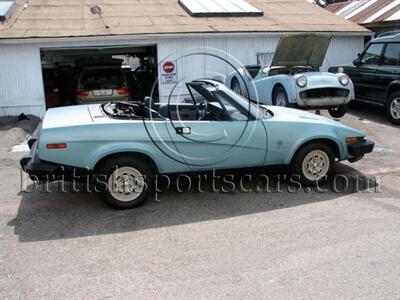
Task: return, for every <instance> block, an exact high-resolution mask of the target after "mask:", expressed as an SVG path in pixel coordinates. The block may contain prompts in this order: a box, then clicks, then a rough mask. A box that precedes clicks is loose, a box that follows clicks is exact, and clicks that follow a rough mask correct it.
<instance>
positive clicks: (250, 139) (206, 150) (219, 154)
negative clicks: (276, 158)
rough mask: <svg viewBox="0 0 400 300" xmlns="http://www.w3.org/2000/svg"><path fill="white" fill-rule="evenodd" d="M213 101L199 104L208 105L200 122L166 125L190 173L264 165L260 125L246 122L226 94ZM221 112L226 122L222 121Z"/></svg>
mask: <svg viewBox="0 0 400 300" xmlns="http://www.w3.org/2000/svg"><path fill="white" fill-rule="evenodd" d="M199 97H200V95H199V94H197V95H196V98H197V99H199ZM213 97H215V98H213V99H210V98H209V97H207V98H204V99H203V100H202V101H207V105H206V106H207V108H206V110H207V111H206V112H204V113H203V118H199V119H197V118H196V120H189V121H185V120H172V121H171V122H169V123H168V124H167V127H168V130H169V132H170V134H171V140H172V141H173V142H174V144H175V147H176V148H177V150H178V151H179V153H180V154H181V156H182V159H183V160H184V161H185V162H186V164H187V165H188V167H189V168H190V169H191V170H193V171H195V170H204V169H214V168H215V169H229V168H239V167H249V166H259V165H263V164H264V161H265V156H266V151H267V135H266V131H265V128H264V125H263V124H262V122H261V121H259V120H252V119H251V118H249V116H248V115H247V114H246V112H243V111H240V110H239V109H238V108H237V107H236V106H235V105H233V104H232V103H231V102H230V101H231V100H232V99H230V98H229V97H228V96H227V95H226V94H223V93H222V92H220V93H217V95H213ZM217 98H218V99H217ZM201 105H202V104H200V106H201ZM218 110H221V111H220V112H219V111H218ZM222 110H223V111H222ZM222 112H224V113H225V116H226V118H224V117H221V113H222ZM217 115H219V117H216V116H217Z"/></svg>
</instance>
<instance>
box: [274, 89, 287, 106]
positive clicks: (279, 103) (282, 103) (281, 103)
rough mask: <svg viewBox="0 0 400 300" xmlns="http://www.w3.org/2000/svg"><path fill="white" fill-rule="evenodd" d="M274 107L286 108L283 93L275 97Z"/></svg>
mask: <svg viewBox="0 0 400 300" xmlns="http://www.w3.org/2000/svg"><path fill="white" fill-rule="evenodd" d="M276 106H283V107H286V96H285V94H284V93H283V92H279V93H278V94H277V95H276Z"/></svg>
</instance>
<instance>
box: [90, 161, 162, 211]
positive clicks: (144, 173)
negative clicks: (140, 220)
mask: <svg viewBox="0 0 400 300" xmlns="http://www.w3.org/2000/svg"><path fill="white" fill-rule="evenodd" d="M127 169H128V173H124V172H126V171H125V170H127ZM117 170H118V171H120V172H121V173H120V174H118V171H117ZM134 170H136V171H138V172H139V173H136V171H134ZM114 172H115V173H114ZM132 172H133V173H132ZM113 173H114V176H118V175H119V177H116V180H115V181H114V184H115V185H118V183H117V180H119V179H120V180H122V181H123V184H124V185H125V181H126V180H123V179H121V178H122V176H124V178H125V179H126V178H127V179H128V180H129V184H137V183H138V182H140V183H141V184H143V185H144V186H143V189H141V188H139V189H141V191H140V194H139V195H136V196H135V195H134V193H135V190H134V188H133V186H129V188H131V189H132V190H133V191H132V193H131V196H132V200H129V199H128V198H129V197H130V194H129V193H128V194H125V193H121V192H118V191H117V190H116V189H117V187H116V186H114V185H113V186H110V185H109V179H110V177H111V176H112V175H113ZM127 174H128V175H127ZM139 174H140V175H139ZM121 175H122V176H121ZM136 175H137V176H136ZM154 175H155V171H154V170H153V168H152V166H151V165H150V164H148V163H147V162H145V161H144V160H143V159H141V158H138V157H134V156H128V155H122V156H113V157H111V158H110V159H108V160H106V161H105V162H104V163H102V164H101V166H100V167H99V168H98V169H97V171H96V176H95V180H96V181H95V186H96V191H100V192H101V196H102V199H103V201H104V203H106V204H107V205H108V206H110V207H112V208H115V209H129V208H135V207H138V206H140V205H142V204H143V203H144V202H145V201H146V200H147V198H148V196H149V194H150V193H151V192H152V191H153V188H154ZM130 180H132V181H130ZM122 181H121V182H122ZM121 182H119V183H121ZM110 188H111V189H113V188H115V190H110ZM117 196H118V197H124V196H126V198H127V199H124V200H123V201H121V199H118V198H116V197H117Z"/></svg>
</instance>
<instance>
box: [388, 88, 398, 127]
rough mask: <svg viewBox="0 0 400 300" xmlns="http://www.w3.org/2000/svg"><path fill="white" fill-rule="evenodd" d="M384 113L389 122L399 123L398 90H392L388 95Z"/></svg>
mask: <svg viewBox="0 0 400 300" xmlns="http://www.w3.org/2000/svg"><path fill="white" fill-rule="evenodd" d="M386 113H387V116H388V118H389V120H390V122H392V123H393V124H396V125H400V92H394V93H393V94H391V95H390V96H389V101H388V103H387V106H386Z"/></svg>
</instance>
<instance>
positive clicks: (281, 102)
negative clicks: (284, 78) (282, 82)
mask: <svg viewBox="0 0 400 300" xmlns="http://www.w3.org/2000/svg"><path fill="white" fill-rule="evenodd" d="M272 104H273V105H277V106H282V107H289V97H288V95H287V93H286V90H285V88H284V87H283V86H278V87H276V88H275V89H274V91H273V93H272Z"/></svg>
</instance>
